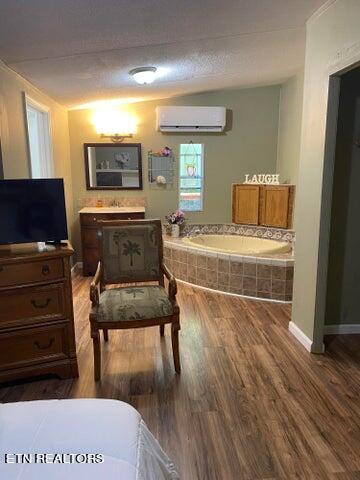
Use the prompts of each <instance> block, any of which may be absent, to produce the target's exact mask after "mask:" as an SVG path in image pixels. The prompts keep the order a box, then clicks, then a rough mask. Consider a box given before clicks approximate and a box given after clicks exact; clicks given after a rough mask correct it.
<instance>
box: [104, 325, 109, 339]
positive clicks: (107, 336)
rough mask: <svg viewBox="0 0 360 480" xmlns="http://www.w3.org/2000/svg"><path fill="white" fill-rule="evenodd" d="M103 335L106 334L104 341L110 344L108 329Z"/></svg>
mask: <svg viewBox="0 0 360 480" xmlns="http://www.w3.org/2000/svg"><path fill="white" fill-rule="evenodd" d="M103 334H104V340H105V342H108V341H109V332H108V330H107V329H106V328H104V330H103Z"/></svg>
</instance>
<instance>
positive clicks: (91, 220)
mask: <svg viewBox="0 0 360 480" xmlns="http://www.w3.org/2000/svg"><path fill="white" fill-rule="evenodd" d="M141 218H144V213H142V212H137V213H96V214H95V213H81V214H80V223H81V225H96V224H97V222H98V221H99V220H135V219H141Z"/></svg>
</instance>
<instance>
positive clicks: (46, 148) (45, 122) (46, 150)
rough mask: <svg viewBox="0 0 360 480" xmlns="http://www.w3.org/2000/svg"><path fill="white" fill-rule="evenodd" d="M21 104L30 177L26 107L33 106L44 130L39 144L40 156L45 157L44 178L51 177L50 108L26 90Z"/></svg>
mask: <svg viewBox="0 0 360 480" xmlns="http://www.w3.org/2000/svg"><path fill="white" fill-rule="evenodd" d="M23 104H24V117H25V127H26V129H25V130H26V141H27V151H28V162H29V174H30V178H33V172H32V162H31V149H30V136H29V125H28V119H27V109H28V107H31V108H33V109H34V110H36V111H38V112H40V113H41V124H40V126H41V128H42V131H43V132H44V137H43V141H42V142H41V144H40V151H41V157H42V158H45V159H46V165H45V167H44V178H51V177H53V176H54V170H55V169H54V156H53V146H52V127H51V115H50V113H51V112H50V108H49V107H48V106H47V105H44V104H42V103H40V102H38V101H37V100H34V99H33V98H32V97H30V96H29V95H28V94H27V93H26V92H23Z"/></svg>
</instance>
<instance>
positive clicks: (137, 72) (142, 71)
mask: <svg viewBox="0 0 360 480" xmlns="http://www.w3.org/2000/svg"><path fill="white" fill-rule="evenodd" d="M129 73H130V75H132V76H133V77H134V80H135V82H136V83H139V84H140V85H148V84H149V83H152V82H153V81H154V80H155V76H156V68H155V67H139V68H134V69H133V70H130V72H129Z"/></svg>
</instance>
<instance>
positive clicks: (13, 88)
mask: <svg viewBox="0 0 360 480" xmlns="http://www.w3.org/2000/svg"><path fill="white" fill-rule="evenodd" d="M24 92H25V93H26V94H27V95H29V96H30V97H31V98H32V99H34V100H35V101H37V102H39V103H41V104H43V105H46V106H47V107H48V108H49V109H50V119H51V132H52V149H53V158H54V169H55V176H56V177H59V178H63V179H64V185H65V199H66V211H67V220H68V227H69V234H70V233H71V230H72V229H73V226H72V221H73V195H72V181H71V164H70V146H69V127H68V112H67V110H66V109H65V108H64V107H62V106H60V105H59V104H58V103H56V102H55V101H54V100H52V99H51V98H50V97H48V96H47V95H45V94H43V93H42V92H40V91H39V90H38V89H37V88H35V87H33V86H32V85H31V84H30V83H29V82H27V81H26V80H24V79H23V78H22V77H20V75H17V74H16V73H14V72H13V71H12V70H10V69H9V68H7V67H6V66H5V65H4V64H3V63H1V62H0V139H1V148H2V159H3V167H4V178H6V179H8V178H29V177H30V162H29V156H28V145H27V136H26V123H25V110H24V102H23V93H24Z"/></svg>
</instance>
